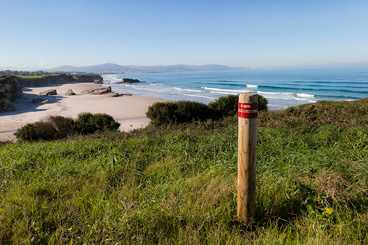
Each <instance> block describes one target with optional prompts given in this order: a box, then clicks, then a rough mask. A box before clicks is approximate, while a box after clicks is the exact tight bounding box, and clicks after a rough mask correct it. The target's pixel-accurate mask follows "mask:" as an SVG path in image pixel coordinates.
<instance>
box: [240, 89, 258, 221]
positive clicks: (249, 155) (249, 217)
mask: <svg viewBox="0 0 368 245" xmlns="http://www.w3.org/2000/svg"><path fill="white" fill-rule="evenodd" d="M238 116H239V129H238V134H239V135H238V211H237V218H238V219H239V220H241V221H245V222H248V223H251V222H253V221H254V220H255V207H256V146H257V117H258V95H257V94H240V95H239V106H238Z"/></svg>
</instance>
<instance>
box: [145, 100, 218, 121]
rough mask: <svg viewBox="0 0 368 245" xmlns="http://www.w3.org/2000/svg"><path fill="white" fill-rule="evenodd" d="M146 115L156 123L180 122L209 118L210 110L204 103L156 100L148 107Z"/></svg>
mask: <svg viewBox="0 0 368 245" xmlns="http://www.w3.org/2000/svg"><path fill="white" fill-rule="evenodd" d="M146 115H147V117H148V118H149V119H151V122H152V123H153V124H156V125H163V124H180V123H185V122H191V121H204V120H206V119H208V118H211V111H210V110H209V108H208V107H207V106H206V105H205V104H203V103H199V102H193V101H177V102H158V103H155V104H153V105H152V106H150V107H149V108H148V111H147V113H146Z"/></svg>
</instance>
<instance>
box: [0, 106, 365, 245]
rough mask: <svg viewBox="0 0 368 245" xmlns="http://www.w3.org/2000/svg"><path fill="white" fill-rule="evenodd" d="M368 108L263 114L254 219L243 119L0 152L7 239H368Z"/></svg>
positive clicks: (0, 229)
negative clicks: (241, 161) (245, 181)
mask: <svg viewBox="0 0 368 245" xmlns="http://www.w3.org/2000/svg"><path fill="white" fill-rule="evenodd" d="M367 115H368V101H364V100H361V101H355V102H319V103H316V104H313V105H303V106H299V107H295V108H290V109H288V110H286V111H283V112H280V111H270V112H264V113H261V114H260V119H259V127H258V146H257V147H258V149H257V200H256V202H257V204H256V205H257V207H256V213H257V217H256V221H257V222H256V223H255V224H253V225H246V224H243V223H240V222H238V221H237V220H236V179H237V118H227V119H226V120H224V121H221V122H211V121H207V122H204V123H191V124H186V125H181V126H167V127H162V128H155V127H148V128H146V129H144V130H141V131H137V132H134V133H131V134H116V133H115V134H100V135H93V136H90V137H85V138H81V137H80V138H71V139H68V140H63V141H55V142H41V143H32V144H30V143H18V144H2V145H1V146H0V163H1V165H0V243H1V244H6V243H32V244H40V243H41V244H42V243H43V244H47V243H51V244H53V243H56V244H66V243H75V244H83V243H85V244H92V243H95V244H101V243H102V244H103V243H106V244H112V243H118V244H119V243H121V244H126V243H130V244H133V243H144V244H152V243H155V244H156V243H182V244H187V243H190V244H198V243H199V244H207V243H228V244H244V243H256V244H257V243H271V244H275V243H291V244H300V243H313V244H329V243H347V244H357V243H367V242H368V239H367V235H368V211H367V210H368V209H367V208H368V165H367V163H368V147H367V145H368V121H367V120H368V119H367Z"/></svg>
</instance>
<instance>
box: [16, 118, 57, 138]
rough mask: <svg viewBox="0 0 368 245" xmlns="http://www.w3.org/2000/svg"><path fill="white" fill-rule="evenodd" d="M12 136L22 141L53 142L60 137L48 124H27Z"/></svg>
mask: <svg viewBox="0 0 368 245" xmlns="http://www.w3.org/2000/svg"><path fill="white" fill-rule="evenodd" d="M14 134H15V137H16V138H17V139H19V140H24V141H37V140H54V139H58V138H59V137H60V136H59V134H58V132H57V130H56V129H55V128H54V127H53V126H52V124H51V123H50V122H35V123H28V124H26V125H24V126H23V127H21V128H20V129H18V130H17V131H16V132H15V133H14Z"/></svg>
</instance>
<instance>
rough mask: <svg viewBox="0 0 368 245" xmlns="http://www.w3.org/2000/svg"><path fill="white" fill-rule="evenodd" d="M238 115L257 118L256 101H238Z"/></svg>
mask: <svg viewBox="0 0 368 245" xmlns="http://www.w3.org/2000/svg"><path fill="white" fill-rule="evenodd" d="M238 116H239V117H240V118H257V117H258V103H241V102H239V106H238Z"/></svg>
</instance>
